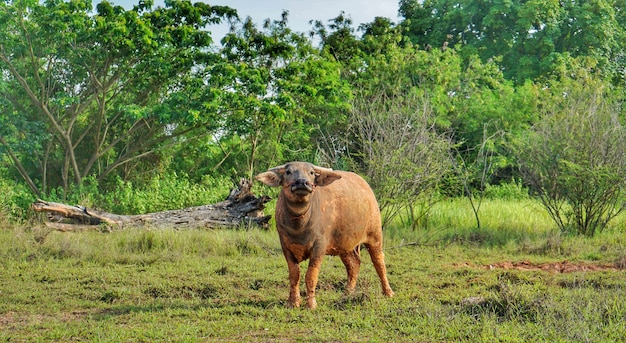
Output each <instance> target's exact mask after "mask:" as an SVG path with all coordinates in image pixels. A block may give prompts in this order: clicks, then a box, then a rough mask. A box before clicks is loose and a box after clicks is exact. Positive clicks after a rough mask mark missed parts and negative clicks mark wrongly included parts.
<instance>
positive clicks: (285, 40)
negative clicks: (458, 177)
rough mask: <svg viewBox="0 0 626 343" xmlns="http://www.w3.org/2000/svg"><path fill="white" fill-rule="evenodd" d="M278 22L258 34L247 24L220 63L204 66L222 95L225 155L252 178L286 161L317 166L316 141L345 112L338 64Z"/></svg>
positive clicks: (228, 40)
mask: <svg viewBox="0 0 626 343" xmlns="http://www.w3.org/2000/svg"><path fill="white" fill-rule="evenodd" d="M287 19H288V13H287V12H284V13H283V14H282V17H281V19H280V20H274V21H272V20H269V19H267V20H266V21H265V23H264V25H263V27H262V29H259V28H257V27H256V25H255V24H254V23H253V22H252V19H251V18H247V19H246V20H244V22H243V23H242V25H241V27H240V28H238V29H237V30H235V31H234V32H231V33H229V34H228V35H227V36H226V37H224V39H223V40H222V44H223V48H222V49H221V51H220V53H221V59H220V61H219V62H218V63H214V64H210V65H206V66H205V68H206V69H205V75H206V80H207V84H208V85H209V86H210V87H212V88H214V89H220V90H221V91H222V94H224V97H223V101H222V102H221V104H220V111H219V112H220V116H221V117H220V120H221V125H222V128H223V131H222V132H221V137H219V138H218V141H219V142H218V143H219V144H220V145H221V146H222V147H224V148H225V149H224V155H226V154H232V155H233V156H238V157H239V158H237V159H231V160H232V161H233V163H235V164H236V163H240V162H241V161H245V162H244V163H242V164H240V165H238V166H237V168H236V169H237V170H240V171H242V170H245V173H246V174H247V175H248V176H252V175H253V174H254V173H255V172H257V171H258V170H259V169H262V168H264V167H261V165H263V166H265V167H268V166H271V165H275V164H278V163H282V162H284V161H285V160H292V159H312V158H313V157H314V156H315V150H316V148H317V146H316V144H315V143H314V142H313V141H312V140H311V137H312V135H314V134H315V131H316V130H318V129H319V124H320V123H323V122H324V121H326V122H329V123H330V122H332V121H333V118H334V114H335V113H336V112H337V111H341V109H342V108H345V107H347V99H348V98H349V91H348V89H347V87H346V86H345V85H344V83H343V81H342V80H341V79H340V75H339V67H338V65H337V64H336V62H334V61H329V60H327V59H324V58H323V57H322V56H320V55H319V54H318V53H317V51H316V50H315V49H313V47H312V46H311V43H310V42H309V41H308V39H307V38H306V37H304V36H303V35H302V34H298V33H295V32H293V31H291V29H289V27H288V26H287Z"/></svg>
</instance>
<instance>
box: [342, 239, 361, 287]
mask: <svg viewBox="0 0 626 343" xmlns="http://www.w3.org/2000/svg"><path fill="white" fill-rule="evenodd" d="M339 257H340V258H341V262H343V264H344V266H346V272H347V273H348V284H347V285H346V293H352V292H354V289H355V288H356V279H357V276H358V275H359V269H360V267H361V251H360V246H357V247H356V248H354V250H352V251H350V252H349V253H345V254H343V255H340V256H339Z"/></svg>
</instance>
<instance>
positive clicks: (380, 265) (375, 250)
mask: <svg viewBox="0 0 626 343" xmlns="http://www.w3.org/2000/svg"><path fill="white" fill-rule="evenodd" d="M367 250H368V251H369V253H370V257H371V258H372V263H373V264H374V268H375V269H376V274H378V278H380V284H381V286H382V288H383V294H384V295H386V296H388V297H392V296H393V290H391V286H389V280H387V267H386V266H385V254H384V253H383V249H382V244H381V245H379V246H368V247H367Z"/></svg>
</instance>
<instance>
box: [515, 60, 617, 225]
mask: <svg viewBox="0 0 626 343" xmlns="http://www.w3.org/2000/svg"><path fill="white" fill-rule="evenodd" d="M572 73H573V74H574V76H573V77H571V76H569V75H571V74H572ZM592 75H593V73H591V72H589V69H588V68H580V67H578V68H572V66H570V68H568V69H567V74H565V75H562V76H561V78H559V79H558V80H557V81H555V82H552V83H550V85H549V87H546V89H545V90H544V92H543V94H542V96H541V103H540V107H539V110H540V111H541V118H540V120H539V122H538V123H537V124H535V125H534V126H533V127H532V129H531V130H530V132H528V134H526V135H525V136H523V137H521V138H520V139H519V141H518V142H517V143H518V144H517V146H516V148H517V150H516V155H517V157H518V159H519V163H520V166H521V168H522V175H523V177H524V181H525V182H527V183H528V184H529V185H530V187H531V190H532V191H534V192H535V193H536V194H537V196H538V197H539V199H540V200H541V202H542V204H543V206H544V208H545V209H546V210H547V211H548V213H549V214H550V216H551V217H552V219H553V220H554V222H555V223H556V225H557V226H558V227H559V228H560V229H561V230H562V231H564V232H572V233H577V234H584V235H587V236H593V235H594V234H595V233H597V232H600V231H602V230H604V229H605V228H606V227H607V225H608V223H609V221H610V220H611V219H612V218H614V217H615V216H617V215H618V214H619V213H621V212H622V211H623V210H624V209H625V205H626V203H625V202H624V193H623V192H624V190H625V189H626V128H624V126H623V123H622V122H621V117H622V116H623V113H622V109H621V107H620V105H621V103H620V100H618V97H616V95H618V96H619V93H620V92H618V93H617V94H615V93H614V92H613V91H612V90H611V89H610V87H609V86H608V85H607V83H606V82H604V81H602V80H600V79H599V78H598V77H597V76H592Z"/></svg>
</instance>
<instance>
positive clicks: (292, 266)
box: [285, 252, 300, 307]
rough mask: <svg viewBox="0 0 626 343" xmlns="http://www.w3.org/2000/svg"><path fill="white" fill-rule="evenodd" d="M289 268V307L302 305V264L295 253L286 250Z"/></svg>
mask: <svg viewBox="0 0 626 343" xmlns="http://www.w3.org/2000/svg"><path fill="white" fill-rule="evenodd" d="M285 259H286V260H287V268H289V299H288V300H287V307H300V264H299V263H298V261H297V260H296V258H295V257H294V256H293V254H291V253H289V252H286V253H285Z"/></svg>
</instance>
